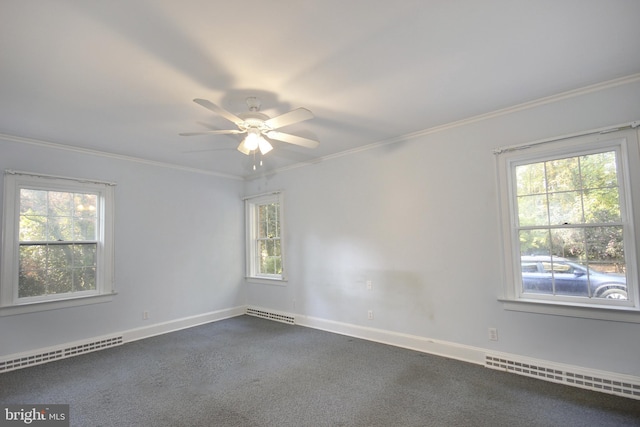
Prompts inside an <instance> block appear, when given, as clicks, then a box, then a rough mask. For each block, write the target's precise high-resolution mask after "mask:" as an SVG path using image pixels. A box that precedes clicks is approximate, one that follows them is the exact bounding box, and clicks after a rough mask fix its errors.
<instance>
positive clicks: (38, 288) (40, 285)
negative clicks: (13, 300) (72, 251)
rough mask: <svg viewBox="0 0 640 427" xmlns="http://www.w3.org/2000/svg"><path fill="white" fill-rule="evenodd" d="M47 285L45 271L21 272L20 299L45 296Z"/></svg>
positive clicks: (19, 276) (19, 277)
mask: <svg viewBox="0 0 640 427" xmlns="http://www.w3.org/2000/svg"><path fill="white" fill-rule="evenodd" d="M46 283H47V281H46V274H45V271H44V270H28V271H20V274H19V275H18V298H25V297H35V296H40V295H44V294H45V290H46Z"/></svg>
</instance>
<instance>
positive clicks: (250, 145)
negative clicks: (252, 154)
mask: <svg viewBox="0 0 640 427" xmlns="http://www.w3.org/2000/svg"><path fill="white" fill-rule="evenodd" d="M261 138H262V137H261V136H260V131H259V130H258V129H249V130H248V131H247V137H246V138H245V139H244V147H245V148H246V149H247V150H249V151H253V150H255V149H257V148H258V145H259V142H260V139H261Z"/></svg>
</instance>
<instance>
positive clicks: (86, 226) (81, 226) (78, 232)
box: [73, 218, 97, 242]
mask: <svg viewBox="0 0 640 427" xmlns="http://www.w3.org/2000/svg"><path fill="white" fill-rule="evenodd" d="M96 226H97V223H96V220H95V218H92V219H91V218H89V219H77V220H75V221H74V223H73V227H74V228H73V240H74V241H76V242H78V241H94V240H97V234H96V231H97V230H96Z"/></svg>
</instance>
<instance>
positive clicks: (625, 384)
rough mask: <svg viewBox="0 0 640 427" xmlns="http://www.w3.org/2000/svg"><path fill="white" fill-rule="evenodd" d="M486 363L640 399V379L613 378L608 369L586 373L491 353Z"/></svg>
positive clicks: (511, 370)
mask: <svg viewBox="0 0 640 427" xmlns="http://www.w3.org/2000/svg"><path fill="white" fill-rule="evenodd" d="M485 366H486V367H487V368H491V369H496V370H499V371H506V372H511V373H514V374H518V375H524V376H527V377H533V378H538V379H541V380H545V381H551V382H555V383H560V384H565V385H570V386H574V387H579V388H584V389H587V390H594V391H599V392H603V393H608V394H615V395H618V396H624V397H629V398H632V399H636V400H640V382H638V381H634V380H631V379H630V378H626V377H622V376H621V377H619V378H614V377H613V376H611V375H607V373H606V372H597V371H594V372H592V373H587V372H586V371H585V372H577V371H575V370H574V372H572V371H571V368H570V367H565V366H560V365H557V366H555V365H554V366H552V365H550V364H545V363H540V362H532V361H526V362H525V361H521V360H516V359H514V358H508V357H504V356H498V355H490V354H487V355H486V358H485Z"/></svg>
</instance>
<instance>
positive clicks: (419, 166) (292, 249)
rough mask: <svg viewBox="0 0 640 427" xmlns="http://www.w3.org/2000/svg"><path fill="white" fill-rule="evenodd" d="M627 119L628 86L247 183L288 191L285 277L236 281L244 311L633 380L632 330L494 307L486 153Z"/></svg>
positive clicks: (636, 370)
mask: <svg viewBox="0 0 640 427" xmlns="http://www.w3.org/2000/svg"><path fill="white" fill-rule="evenodd" d="M638 119H640V81H638V79H636V80H635V81H631V82H630V83H627V84H624V85H618V86H614V87H605V88H600V90H598V91H586V92H584V93H582V94H579V95H578V94H576V95H574V96H569V97H558V98H557V99H555V100H554V101H553V102H545V103H539V104H536V105H531V106H529V107H528V108H524V109H520V110H513V111H511V112H509V113H508V114H498V115H495V116H492V117H487V118H485V119H483V120H479V121H472V122H468V123H466V124H463V125H460V126H455V127H451V128H448V129H443V130H441V131H438V132H434V133H431V134H428V135H423V136H421V137H418V138H415V139H413V140H407V141H403V142H398V143H395V144H392V145H385V146H380V147H377V148H374V149H370V150H366V151H362V152H359V153H356V154H349V155H346V156H343V157H338V158H333V159H328V160H325V161H323V162H320V163H317V164H314V165H311V166H307V167H303V168H298V169H291V170H288V171H283V172H280V173H278V174H276V175H275V176H268V177H262V178H257V179H255V180H253V181H251V182H249V183H248V184H247V188H246V191H245V193H246V194H247V195H250V194H257V193H262V192H264V191H269V190H276V189H281V190H284V191H285V209H286V211H285V214H286V225H285V226H286V233H287V235H286V239H285V242H286V245H287V246H286V249H287V256H288V257H287V267H288V272H287V275H288V278H289V281H288V282H287V284H286V286H274V285H265V284H256V283H247V284H246V288H247V303H248V304H249V305H255V306H259V307H264V308H269V309H272V310H278V311H282V312H288V313H295V314H301V315H304V316H311V317H314V318H320V319H326V320H328V321H333V322H343V323H345V324H349V325H357V326H362V327H371V328H379V329H382V330H386V331H391V332H398V333H403V334H410V335H416V336H419V337H425V338H427V339H434V340H443V341H446V342H451V343H456V344H461V345H465V346H473V347H479V348H485V349H489V350H494V351H500V352H506V353H512V354H518V355H523V356H528V357H532V358H536V359H542V360H547V361H552V362H556V363H565V364H570V365H576V366H582V367H585V368H591V369H601V370H606V371H611V372H617V373H621V374H629V375H635V376H640V326H639V325H637V324H634V323H621V322H611V321H602V320H591V319H578V318H571V317H560V316H549V315H540V314H530V313H522V312H513V311H505V310H504V309H503V307H502V305H501V303H500V302H498V301H497V297H498V295H499V294H500V286H501V270H500V256H501V255H500V249H499V223H498V204H497V199H496V197H497V196H496V179H495V174H496V172H495V163H494V155H493V154H492V149H493V148H496V147H499V146H505V145H514V144H521V143H525V142H531V141H535V140H538V139H542V138H548V137H554V136H560V135H565V134H570V133H574V132H580V131H586V130H589V129H594V128H599V127H604V126H608V125H614V124H618V123H624V122H629V121H632V120H638ZM636 214H639V213H638V212H636ZM367 280H371V281H372V284H373V289H372V290H371V291H368V290H367V289H366V285H365V284H366V281H367ZM368 310H373V311H374V319H373V320H368V319H367V311H368ZM489 327H495V328H497V329H498V334H499V341H497V342H493V341H489V340H488V332H487V329H488V328H489Z"/></svg>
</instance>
